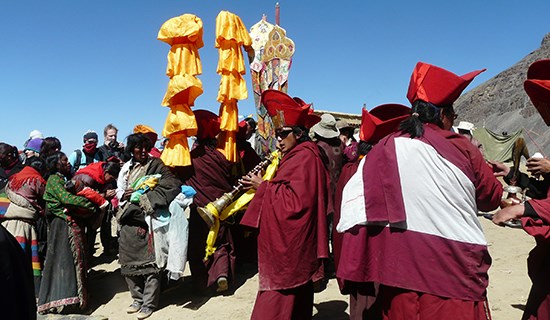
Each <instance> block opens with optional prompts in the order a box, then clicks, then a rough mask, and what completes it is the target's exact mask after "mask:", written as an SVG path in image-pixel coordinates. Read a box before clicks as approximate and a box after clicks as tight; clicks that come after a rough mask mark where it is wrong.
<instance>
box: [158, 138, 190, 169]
mask: <svg viewBox="0 0 550 320" xmlns="http://www.w3.org/2000/svg"><path fill="white" fill-rule="evenodd" d="M160 159H161V160H162V162H164V164H165V165H167V166H169V167H178V166H190V165H191V155H190V153H189V145H188V144H187V136H186V135H185V134H183V133H174V134H172V135H170V139H169V140H168V143H167V144H166V146H164V150H163V151H162V154H161V155H160Z"/></svg>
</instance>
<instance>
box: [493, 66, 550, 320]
mask: <svg viewBox="0 0 550 320" xmlns="http://www.w3.org/2000/svg"><path fill="white" fill-rule="evenodd" d="M524 87H525V91H526V92H527V95H529V98H530V99H531V101H532V102H533V105H534V106H535V108H537V110H538V111H539V113H540V114H541V116H542V118H543V120H544V122H545V123H546V124H547V125H550V113H548V103H549V102H550V59H545V60H539V61H536V62H534V63H533V64H531V66H530V67H529V70H528V71H527V80H526V81H525V83H524ZM492 164H493V167H494V169H495V171H496V172H495V175H497V176H506V177H505V181H506V182H507V183H510V180H511V177H512V176H513V171H514V170H510V169H509V168H507V167H506V166H504V165H503V164H502V163H497V162H492ZM527 171H529V172H530V173H531V175H533V176H535V177H538V176H543V177H544V179H543V180H538V179H535V178H529V177H527V175H525V174H523V173H520V174H519V176H518V177H517V179H516V184H517V185H518V186H520V187H522V188H529V189H528V191H527V195H528V196H529V197H531V198H533V199H532V200H529V201H526V202H525V203H524V204H520V205H512V206H509V207H506V208H504V209H502V210H500V211H498V212H497V213H495V215H494V216H493V222H494V223H495V224H497V225H502V224H504V222H506V221H508V220H510V219H520V218H521V224H522V226H523V229H524V230H525V231H526V232H527V233H528V234H530V235H532V236H533V237H534V238H535V240H536V242H537V245H536V246H535V248H534V249H533V250H531V252H530V253H529V258H528V259H527V268H528V272H529V277H530V278H531V281H532V282H533V286H532V287H531V291H530V292H529V298H528V299H527V304H526V305H525V310H524V312H523V316H522V319H525V320H527V319H528V320H548V319H550V273H549V270H550V198H549V196H550V188H549V187H550V183H549V182H548V181H550V160H548V159H547V158H536V157H534V156H533V157H532V158H529V159H528V160H527Z"/></svg>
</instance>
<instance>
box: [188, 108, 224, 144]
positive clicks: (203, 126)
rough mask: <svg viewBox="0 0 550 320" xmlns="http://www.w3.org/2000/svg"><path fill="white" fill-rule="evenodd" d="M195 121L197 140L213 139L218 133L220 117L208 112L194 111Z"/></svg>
mask: <svg viewBox="0 0 550 320" xmlns="http://www.w3.org/2000/svg"><path fill="white" fill-rule="evenodd" d="M193 113H194V114H195V119H196V120H197V135H196V137H197V139H208V138H211V139H213V138H215V137H216V136H217V135H218V133H220V131H221V130H220V122H221V121H220V117H218V115H217V114H215V113H213V112H211V111H208V110H202V109H201V110H195V111H193Z"/></svg>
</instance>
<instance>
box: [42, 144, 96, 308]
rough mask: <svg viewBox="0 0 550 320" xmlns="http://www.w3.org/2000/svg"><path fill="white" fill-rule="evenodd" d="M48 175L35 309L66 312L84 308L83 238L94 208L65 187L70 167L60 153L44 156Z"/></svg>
mask: <svg viewBox="0 0 550 320" xmlns="http://www.w3.org/2000/svg"><path fill="white" fill-rule="evenodd" d="M46 162H47V164H48V168H49V170H50V177H49V178H48V182H47V183H46V191H45V192H44V200H45V201H46V215H47V217H48V220H49V231H48V250H47V254H46V262H45V265H44V272H43V274H42V283H41V286H40V294H39V297H38V312H41V313H48V312H54V313H55V312H57V313H67V312H75V311H78V310H82V309H84V308H86V305H87V302H88V297H87V291H86V271H87V269H88V268H87V262H88V261H87V256H86V243H85V242H86V238H85V236H84V228H83V225H84V221H85V219H87V218H89V217H91V216H92V215H93V214H94V212H95V210H96V207H95V205H94V204H92V203H91V202H90V201H89V200H88V199H86V198H84V197H80V196H76V195H73V194H71V193H69V192H68V191H67V190H66V189H65V182H66V180H67V177H69V176H70V174H71V167H70V164H69V161H68V159H67V156H66V155H65V154H64V153H63V152H56V153H54V154H53V155H51V156H49V157H48V158H47V159H46Z"/></svg>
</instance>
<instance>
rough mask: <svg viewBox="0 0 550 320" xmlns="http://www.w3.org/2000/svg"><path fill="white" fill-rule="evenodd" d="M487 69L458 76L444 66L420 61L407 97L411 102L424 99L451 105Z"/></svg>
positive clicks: (437, 103)
mask: <svg viewBox="0 0 550 320" xmlns="http://www.w3.org/2000/svg"><path fill="white" fill-rule="evenodd" d="M485 70H487V69H483V70H476V71H472V72H470V73H467V74H465V75H462V76H458V75H456V74H454V73H452V72H450V71H447V70H445V69H443V68H440V67H436V66H434V65H431V64H428V63H424V62H418V63H417V64H416V67H415V68H414V71H413V73H412V75H411V81H410V83H409V90H408V92H407V99H409V101H410V102H411V104H412V103H414V102H415V101H416V100H423V101H426V102H429V103H431V104H434V105H436V106H440V107H441V106H447V105H451V104H452V103H453V102H455V101H456V99H458V97H459V96H460V94H461V93H462V91H464V89H466V87H467V86H468V85H469V84H470V82H472V80H474V78H475V77H476V76H477V75H478V74H480V73H482V72H483V71H485Z"/></svg>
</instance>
